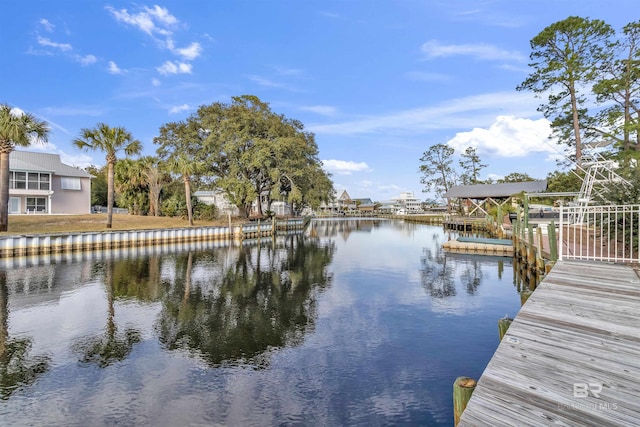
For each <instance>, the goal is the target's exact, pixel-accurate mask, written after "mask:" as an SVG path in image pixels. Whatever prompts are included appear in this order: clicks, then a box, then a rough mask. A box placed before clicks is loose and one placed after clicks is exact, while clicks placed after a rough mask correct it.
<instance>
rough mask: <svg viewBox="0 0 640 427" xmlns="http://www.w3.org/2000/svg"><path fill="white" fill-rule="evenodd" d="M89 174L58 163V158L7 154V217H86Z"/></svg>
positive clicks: (14, 153)
mask: <svg viewBox="0 0 640 427" xmlns="http://www.w3.org/2000/svg"><path fill="white" fill-rule="evenodd" d="M91 178H92V176H91V174H89V173H87V172H85V171H83V170H82V169H78V168H75V167H73V166H69V165H67V164H64V163H62V162H61V161H60V155H58V154H49V153H34V152H31V151H12V152H11V154H9V213H10V214H45V213H47V214H88V213H90V212H91Z"/></svg>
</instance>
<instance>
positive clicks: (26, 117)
mask: <svg viewBox="0 0 640 427" xmlns="http://www.w3.org/2000/svg"><path fill="white" fill-rule="evenodd" d="M48 135H49V126H48V125H47V123H46V122H44V121H41V120H38V119H36V118H35V116H33V115H31V114H29V113H25V112H23V111H21V110H20V109H18V108H11V107H9V106H8V105H7V104H0V231H7V225H8V223H9V155H10V154H11V152H12V151H13V149H14V148H15V146H16V145H19V146H21V147H26V146H28V145H29V144H30V143H31V142H42V143H46V142H47V137H48Z"/></svg>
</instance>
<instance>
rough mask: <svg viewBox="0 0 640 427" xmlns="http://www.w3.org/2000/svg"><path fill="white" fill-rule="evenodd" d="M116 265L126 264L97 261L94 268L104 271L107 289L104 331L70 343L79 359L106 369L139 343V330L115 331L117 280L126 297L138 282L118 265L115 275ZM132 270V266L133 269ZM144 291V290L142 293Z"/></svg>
mask: <svg viewBox="0 0 640 427" xmlns="http://www.w3.org/2000/svg"><path fill="white" fill-rule="evenodd" d="M115 264H127V261H114V260H112V259H109V260H106V261H105V262H104V263H102V264H97V265H96V266H97V267H98V268H97V269H96V271H98V272H99V271H100V270H103V271H104V284H105V287H106V289H107V313H108V315H107V325H106V327H105V330H104V333H103V334H100V335H97V336H89V337H83V338H81V339H80V340H78V341H76V342H75V343H74V344H73V349H74V351H75V352H76V353H80V361H81V362H84V363H90V362H91V363H95V364H97V365H98V366H99V367H101V368H105V367H107V366H109V365H111V364H112V363H115V362H119V361H122V360H124V359H125V358H126V357H127V356H128V355H129V353H130V352H131V350H132V348H133V345H134V344H136V343H138V342H140V340H141V334H140V331H138V330H136V329H134V328H125V330H124V332H122V333H118V328H117V326H116V322H115V308H114V300H115V298H116V296H117V295H116V283H117V284H118V286H117V289H118V291H120V292H119V293H121V294H122V293H124V296H125V297H128V296H129V295H128V292H129V291H131V290H133V291H134V294H138V292H136V291H137V290H138V289H139V287H138V286H133V287H132V286H130V284H132V283H135V284H136V285H137V284H138V282H137V280H136V279H137V277H136V275H129V274H128V273H127V271H128V270H126V269H123V268H122V267H120V268H118V272H120V274H118V275H115V274H114V270H116V268H115V266H114V265H115ZM132 270H133V272H135V271H136V270H135V269H132ZM123 273H124V274H123ZM145 294H146V292H145Z"/></svg>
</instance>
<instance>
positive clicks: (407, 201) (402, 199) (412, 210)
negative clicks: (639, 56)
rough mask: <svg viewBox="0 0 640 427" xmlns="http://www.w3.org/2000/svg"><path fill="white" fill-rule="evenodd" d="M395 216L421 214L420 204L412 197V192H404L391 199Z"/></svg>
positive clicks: (418, 200)
mask: <svg viewBox="0 0 640 427" xmlns="http://www.w3.org/2000/svg"><path fill="white" fill-rule="evenodd" d="M393 202H394V206H395V211H396V215H405V214H418V213H423V210H422V202H421V201H420V199H418V198H416V197H415V196H414V195H413V191H405V192H402V193H400V196H398V197H396V198H394V199H393Z"/></svg>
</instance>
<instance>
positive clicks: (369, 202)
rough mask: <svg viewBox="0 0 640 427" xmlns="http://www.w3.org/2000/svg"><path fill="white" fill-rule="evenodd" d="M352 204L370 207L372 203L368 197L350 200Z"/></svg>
mask: <svg viewBox="0 0 640 427" xmlns="http://www.w3.org/2000/svg"><path fill="white" fill-rule="evenodd" d="M351 201H352V202H353V203H360V204H361V205H372V204H373V201H372V200H371V199H370V198H369V197H365V198H363V199H351Z"/></svg>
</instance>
